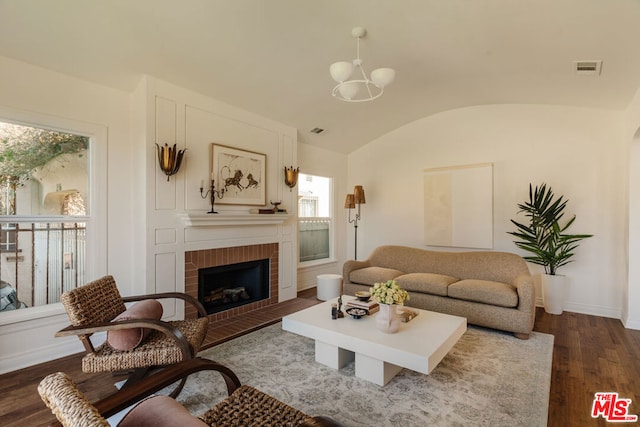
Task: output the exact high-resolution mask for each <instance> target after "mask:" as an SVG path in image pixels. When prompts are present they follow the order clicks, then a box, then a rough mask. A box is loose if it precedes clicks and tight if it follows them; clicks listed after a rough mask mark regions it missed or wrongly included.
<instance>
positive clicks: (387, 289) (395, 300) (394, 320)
mask: <svg viewBox="0 0 640 427" xmlns="http://www.w3.org/2000/svg"><path fill="white" fill-rule="evenodd" d="M369 292H370V293H371V298H372V299H373V300H374V301H376V302H377V303H378V304H380V311H379V312H378V314H377V315H376V328H378V329H379V330H380V331H382V332H385V333H387V334H393V333H395V332H397V331H398V329H399V328H400V318H399V317H398V313H397V311H396V309H397V307H398V306H399V305H403V304H404V300H408V299H409V293H408V292H407V291H405V290H404V289H402V288H401V287H400V286H399V285H398V283H397V282H396V281H395V280H388V281H386V282H384V283H374V284H373V287H372V288H371V289H370V290H369Z"/></svg>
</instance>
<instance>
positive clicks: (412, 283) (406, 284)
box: [396, 273, 458, 297]
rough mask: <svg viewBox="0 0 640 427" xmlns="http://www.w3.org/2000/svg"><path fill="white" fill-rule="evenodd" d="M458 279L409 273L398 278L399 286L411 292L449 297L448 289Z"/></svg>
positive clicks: (440, 275) (431, 274) (430, 274)
mask: <svg viewBox="0 0 640 427" xmlns="http://www.w3.org/2000/svg"><path fill="white" fill-rule="evenodd" d="M457 281H458V279H456V278H455V277H451V276H445V275H442V274H433V273H409V274H403V275H402V276H398V277H396V282H398V285H400V287H401V288H402V289H404V290H406V291H409V292H421V293H424V294H432V295H440V296H443V297H446V296H447V287H448V286H449V285H450V284H451V283H454V282H457Z"/></svg>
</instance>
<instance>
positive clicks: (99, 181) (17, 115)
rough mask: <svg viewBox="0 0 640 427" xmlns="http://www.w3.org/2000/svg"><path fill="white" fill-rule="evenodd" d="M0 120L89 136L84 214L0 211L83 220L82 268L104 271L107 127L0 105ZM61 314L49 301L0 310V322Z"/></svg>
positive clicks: (95, 273) (19, 218) (22, 218)
mask: <svg viewBox="0 0 640 427" xmlns="http://www.w3.org/2000/svg"><path fill="white" fill-rule="evenodd" d="M0 121H3V122H7V123H14V124H17V125H22V126H31V127H37V128H42V129H48V130H53V131H58V132H65V133H72V134H76V135H82V136H86V137H88V138H89V150H88V162H89V164H88V175H89V176H88V180H89V184H88V189H89V191H88V194H89V197H88V199H89V201H88V206H87V208H88V209H87V210H88V214H87V215H84V216H62V215H59V216H51V215H49V216H44V215H0V220H1V221H2V222H14V223H18V222H84V223H86V227H87V231H86V239H87V244H86V251H87V253H90V254H92V256H86V264H85V271H86V275H87V277H100V276H103V275H105V274H106V272H107V264H108V259H107V249H108V247H107V220H108V218H107V216H108V214H107V154H108V150H107V142H108V139H107V135H108V133H107V128H106V126H104V125H99V124H94V123H87V122H82V121H79V120H73V119H68V118H62V117H55V116H50V115H45V114H39V113H33V112H24V111H18V110H14V109H9V108H4V107H0ZM59 314H64V308H63V307H62V304H61V303H51V304H46V305H42V306H36V307H28V308H27V309H20V310H11V311H9V312H3V313H0V325H8V324H12V323H18V322H23V321H27V320H34V319H40V318H45V317H51V316H55V315H59Z"/></svg>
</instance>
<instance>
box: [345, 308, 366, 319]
mask: <svg viewBox="0 0 640 427" xmlns="http://www.w3.org/2000/svg"><path fill="white" fill-rule="evenodd" d="M345 311H346V312H347V314H348V315H349V316H351V317H353V318H354V319H360V318H361V317H363V316H366V315H367V314H369V313H368V312H367V310H365V309H364V308H358V307H349V305H348V304H347V308H346V309H345Z"/></svg>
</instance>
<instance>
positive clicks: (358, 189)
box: [344, 185, 367, 260]
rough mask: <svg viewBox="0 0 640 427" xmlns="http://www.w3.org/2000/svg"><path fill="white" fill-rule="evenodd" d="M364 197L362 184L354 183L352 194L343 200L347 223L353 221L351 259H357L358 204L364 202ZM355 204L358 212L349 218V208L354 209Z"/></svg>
mask: <svg viewBox="0 0 640 427" xmlns="http://www.w3.org/2000/svg"><path fill="white" fill-rule="evenodd" d="M366 202H367V201H366V199H365V197H364V188H362V185H356V186H355V187H354V188H353V194H347V197H346V199H345V200H344V207H345V209H349V224H352V223H353V229H354V233H355V239H354V249H355V254H354V257H353V259H355V260H357V259H358V221H359V220H360V205H364V204H365V203H366ZM356 205H357V207H358V212H357V213H356V216H355V218H354V219H351V209H355V208H356Z"/></svg>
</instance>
